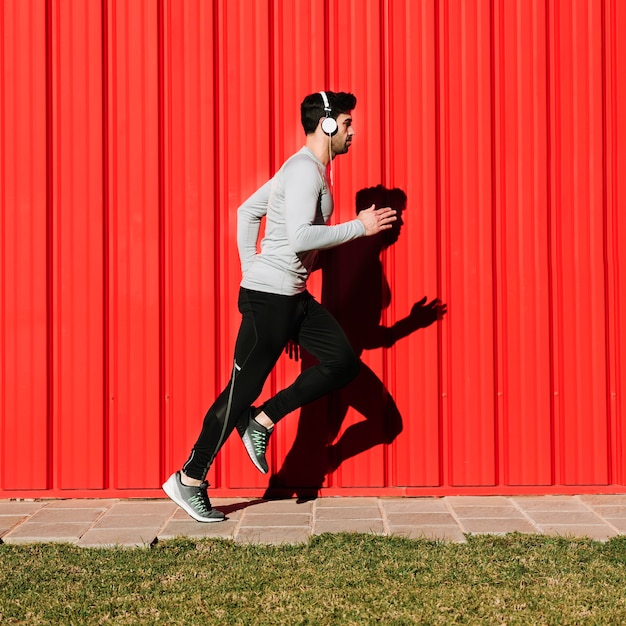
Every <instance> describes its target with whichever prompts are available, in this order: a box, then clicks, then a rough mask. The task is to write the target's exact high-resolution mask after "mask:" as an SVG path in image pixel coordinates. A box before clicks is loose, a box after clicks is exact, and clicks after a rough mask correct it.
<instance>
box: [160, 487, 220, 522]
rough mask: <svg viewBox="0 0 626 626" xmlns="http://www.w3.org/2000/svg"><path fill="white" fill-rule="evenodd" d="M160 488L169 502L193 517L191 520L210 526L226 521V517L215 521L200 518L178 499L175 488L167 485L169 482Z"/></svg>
mask: <svg viewBox="0 0 626 626" xmlns="http://www.w3.org/2000/svg"><path fill="white" fill-rule="evenodd" d="M161 488H162V489H163V491H165V493H166V495H167V497H168V498H169V499H170V500H172V502H175V503H176V504H178V506H179V507H180V508H181V509H182V510H183V511H185V513H187V514H188V515H190V516H191V517H193V519H195V520H196V521H197V522H204V523H205V524H211V523H214V522H223V521H224V520H225V519H226V516H223V517H216V518H215V519H213V518H210V517H201V516H200V515H198V514H197V513H196V512H195V511H194V510H193V509H192V508H191V507H190V506H189V505H188V504H187V503H186V502H185V501H184V500H183V499H182V498H181V497H179V495H178V494H177V493H176V491H175V488H174V487H173V486H172V485H170V484H169V481H167V482H166V483H163V485H161Z"/></svg>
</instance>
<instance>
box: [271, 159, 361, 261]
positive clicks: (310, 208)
mask: <svg viewBox="0 0 626 626" xmlns="http://www.w3.org/2000/svg"><path fill="white" fill-rule="evenodd" d="M283 176H284V181H285V182H284V188H285V226H286V230H287V239H288V241H289V245H290V247H291V249H292V250H293V251H294V252H296V253H300V252H309V251H311V250H323V249H326V248H332V247H334V246H337V245H339V244H341V243H344V242H346V241H350V240H351V239H356V238H357V237H362V236H364V235H365V227H364V226H363V224H361V223H360V221H359V220H357V219H354V220H350V221H349V222H344V223H343V224H336V225H333V226H328V225H326V224H324V223H323V222H320V215H319V212H318V200H319V198H320V193H321V191H322V188H323V184H324V183H323V179H322V176H321V175H320V173H319V171H318V168H317V166H316V165H315V163H313V162H312V161H310V160H309V159H306V160H305V159H300V160H293V161H292V162H290V163H289V164H288V166H287V167H286V168H285V171H284V174H283Z"/></svg>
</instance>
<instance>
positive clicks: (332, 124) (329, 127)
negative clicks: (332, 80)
mask: <svg viewBox="0 0 626 626" xmlns="http://www.w3.org/2000/svg"><path fill="white" fill-rule="evenodd" d="M320 95H321V96H322V100H323V102H324V113H325V114H326V117H325V118H324V119H323V120H322V130H323V131H324V132H325V133H326V134H327V135H328V136H329V137H331V136H332V135H334V134H335V133H336V132H337V130H338V129H339V127H338V126H337V120H336V119H334V118H333V117H331V116H330V114H331V113H332V109H331V108H330V104H329V102H328V96H327V95H326V92H325V91H320Z"/></svg>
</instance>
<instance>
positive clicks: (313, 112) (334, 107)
mask: <svg viewBox="0 0 626 626" xmlns="http://www.w3.org/2000/svg"><path fill="white" fill-rule="evenodd" d="M325 93H326V97H327V98H328V104H329V105H330V108H331V112H330V116H331V117H332V118H334V119H337V117H338V116H339V115H341V114H342V113H350V111H352V109H354V107H355V106H356V97H355V96H354V95H353V94H351V93H346V92H344V91H340V92H337V93H335V92H334V91H327V92H325ZM300 114H301V116H302V127H303V128H304V132H305V133H306V134H307V135H310V134H311V133H314V132H315V129H316V128H317V125H318V124H319V121H320V118H321V117H325V115H326V112H325V111H324V100H323V99H322V94H320V93H319V91H318V92H317V93H312V94H310V95H308V96H307V97H306V98H305V99H304V100H303V101H302V104H301V105H300Z"/></svg>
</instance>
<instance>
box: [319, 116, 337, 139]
mask: <svg viewBox="0 0 626 626" xmlns="http://www.w3.org/2000/svg"><path fill="white" fill-rule="evenodd" d="M337 128H338V126H337V120H336V119H334V118H332V117H325V118H324V119H323V120H322V130H323V131H324V132H325V133H326V134H327V135H334V134H335V133H336V132H337Z"/></svg>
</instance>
